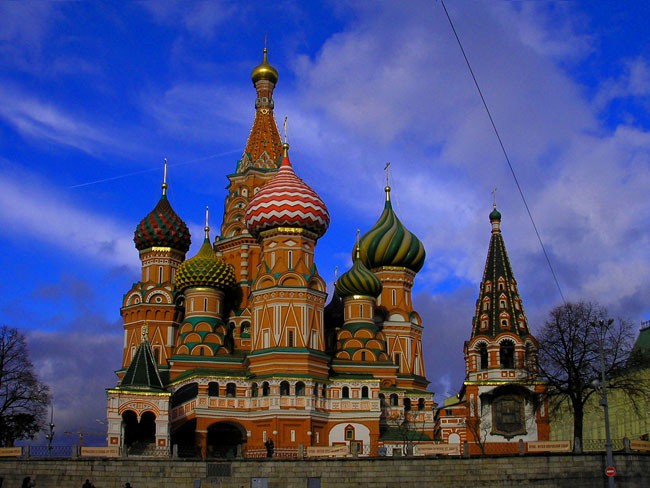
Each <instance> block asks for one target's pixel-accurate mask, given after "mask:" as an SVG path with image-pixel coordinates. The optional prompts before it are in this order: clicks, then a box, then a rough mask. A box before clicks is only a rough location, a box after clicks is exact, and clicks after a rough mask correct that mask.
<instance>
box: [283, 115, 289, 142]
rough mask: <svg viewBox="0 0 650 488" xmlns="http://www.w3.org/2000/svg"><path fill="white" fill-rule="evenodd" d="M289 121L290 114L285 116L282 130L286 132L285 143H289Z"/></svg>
mask: <svg viewBox="0 0 650 488" xmlns="http://www.w3.org/2000/svg"><path fill="white" fill-rule="evenodd" d="M288 121H289V116H288V115H285V116H284V123H283V124H282V131H283V132H284V143H285V144H287V145H289V132H288V131H287V122H288Z"/></svg>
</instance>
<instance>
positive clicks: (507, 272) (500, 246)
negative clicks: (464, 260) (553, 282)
mask: <svg viewBox="0 0 650 488" xmlns="http://www.w3.org/2000/svg"><path fill="white" fill-rule="evenodd" d="M490 223H491V224H492V235H491V237H490V246H489V248H488V254H487V259H486V261H485V270H484V272H483V281H482V282H481V288H480V293H479V297H478V300H477V302H476V313H475V316H474V323H473V327H472V337H476V336H477V335H481V336H485V337H489V338H495V337H496V336H497V335H499V334H501V333H502V332H512V333H514V334H516V335H518V336H519V337H521V338H525V337H526V336H527V335H529V334H530V331H529V330H528V321H527V319H526V314H525V312H524V308H523V305H522V303H521V297H520V296H519V291H518V290H517V281H516V280H515V277H514V274H513V272H512V266H511V265H510V259H509V258H508V253H507V251H506V245H505V242H504V240H503V235H502V234H501V212H499V211H498V210H497V207H496V204H495V205H494V208H493V210H492V212H490Z"/></svg>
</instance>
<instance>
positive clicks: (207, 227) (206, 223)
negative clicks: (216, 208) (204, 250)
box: [203, 205, 210, 239]
mask: <svg viewBox="0 0 650 488" xmlns="http://www.w3.org/2000/svg"><path fill="white" fill-rule="evenodd" d="M209 212H210V210H209V208H208V206H207V205H206V206H205V228H204V229H203V230H205V238H206V239H209V238H210V226H209V225H208V217H209Z"/></svg>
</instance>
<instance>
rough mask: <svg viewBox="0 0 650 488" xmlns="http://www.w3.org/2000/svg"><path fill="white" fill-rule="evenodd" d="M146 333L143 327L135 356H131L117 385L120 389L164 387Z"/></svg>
mask: <svg viewBox="0 0 650 488" xmlns="http://www.w3.org/2000/svg"><path fill="white" fill-rule="evenodd" d="M146 334H147V331H146V329H145V331H144V332H143V334H142V342H141V343H140V345H139V346H138V349H137V350H136V351H135V356H133V359H132V360H131V364H130V365H129V367H128V369H127V370H126V373H125V374H124V378H122V381H121V382H120V385H119V387H118V388H119V389H121V390H155V391H161V390H164V389H165V388H164V386H163V382H162V379H161V378H160V371H158V366H157V365H156V359H155V357H154V354H153V350H152V349H151V344H150V343H149V340H148V339H147V335H146Z"/></svg>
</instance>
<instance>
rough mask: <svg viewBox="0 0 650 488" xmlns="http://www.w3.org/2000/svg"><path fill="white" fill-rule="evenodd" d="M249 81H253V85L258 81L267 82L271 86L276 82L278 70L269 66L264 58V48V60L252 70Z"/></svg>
mask: <svg viewBox="0 0 650 488" xmlns="http://www.w3.org/2000/svg"><path fill="white" fill-rule="evenodd" d="M251 79H252V80H253V84H255V83H257V82H258V81H260V80H269V81H270V82H271V83H273V84H276V83H277V82H278V70H277V69H275V68H274V67H273V66H271V65H270V64H269V61H268V59H267V58H266V48H264V58H263V59H262V63H261V64H260V65H258V66H256V67H255V68H254V69H253V72H252V73H251Z"/></svg>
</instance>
